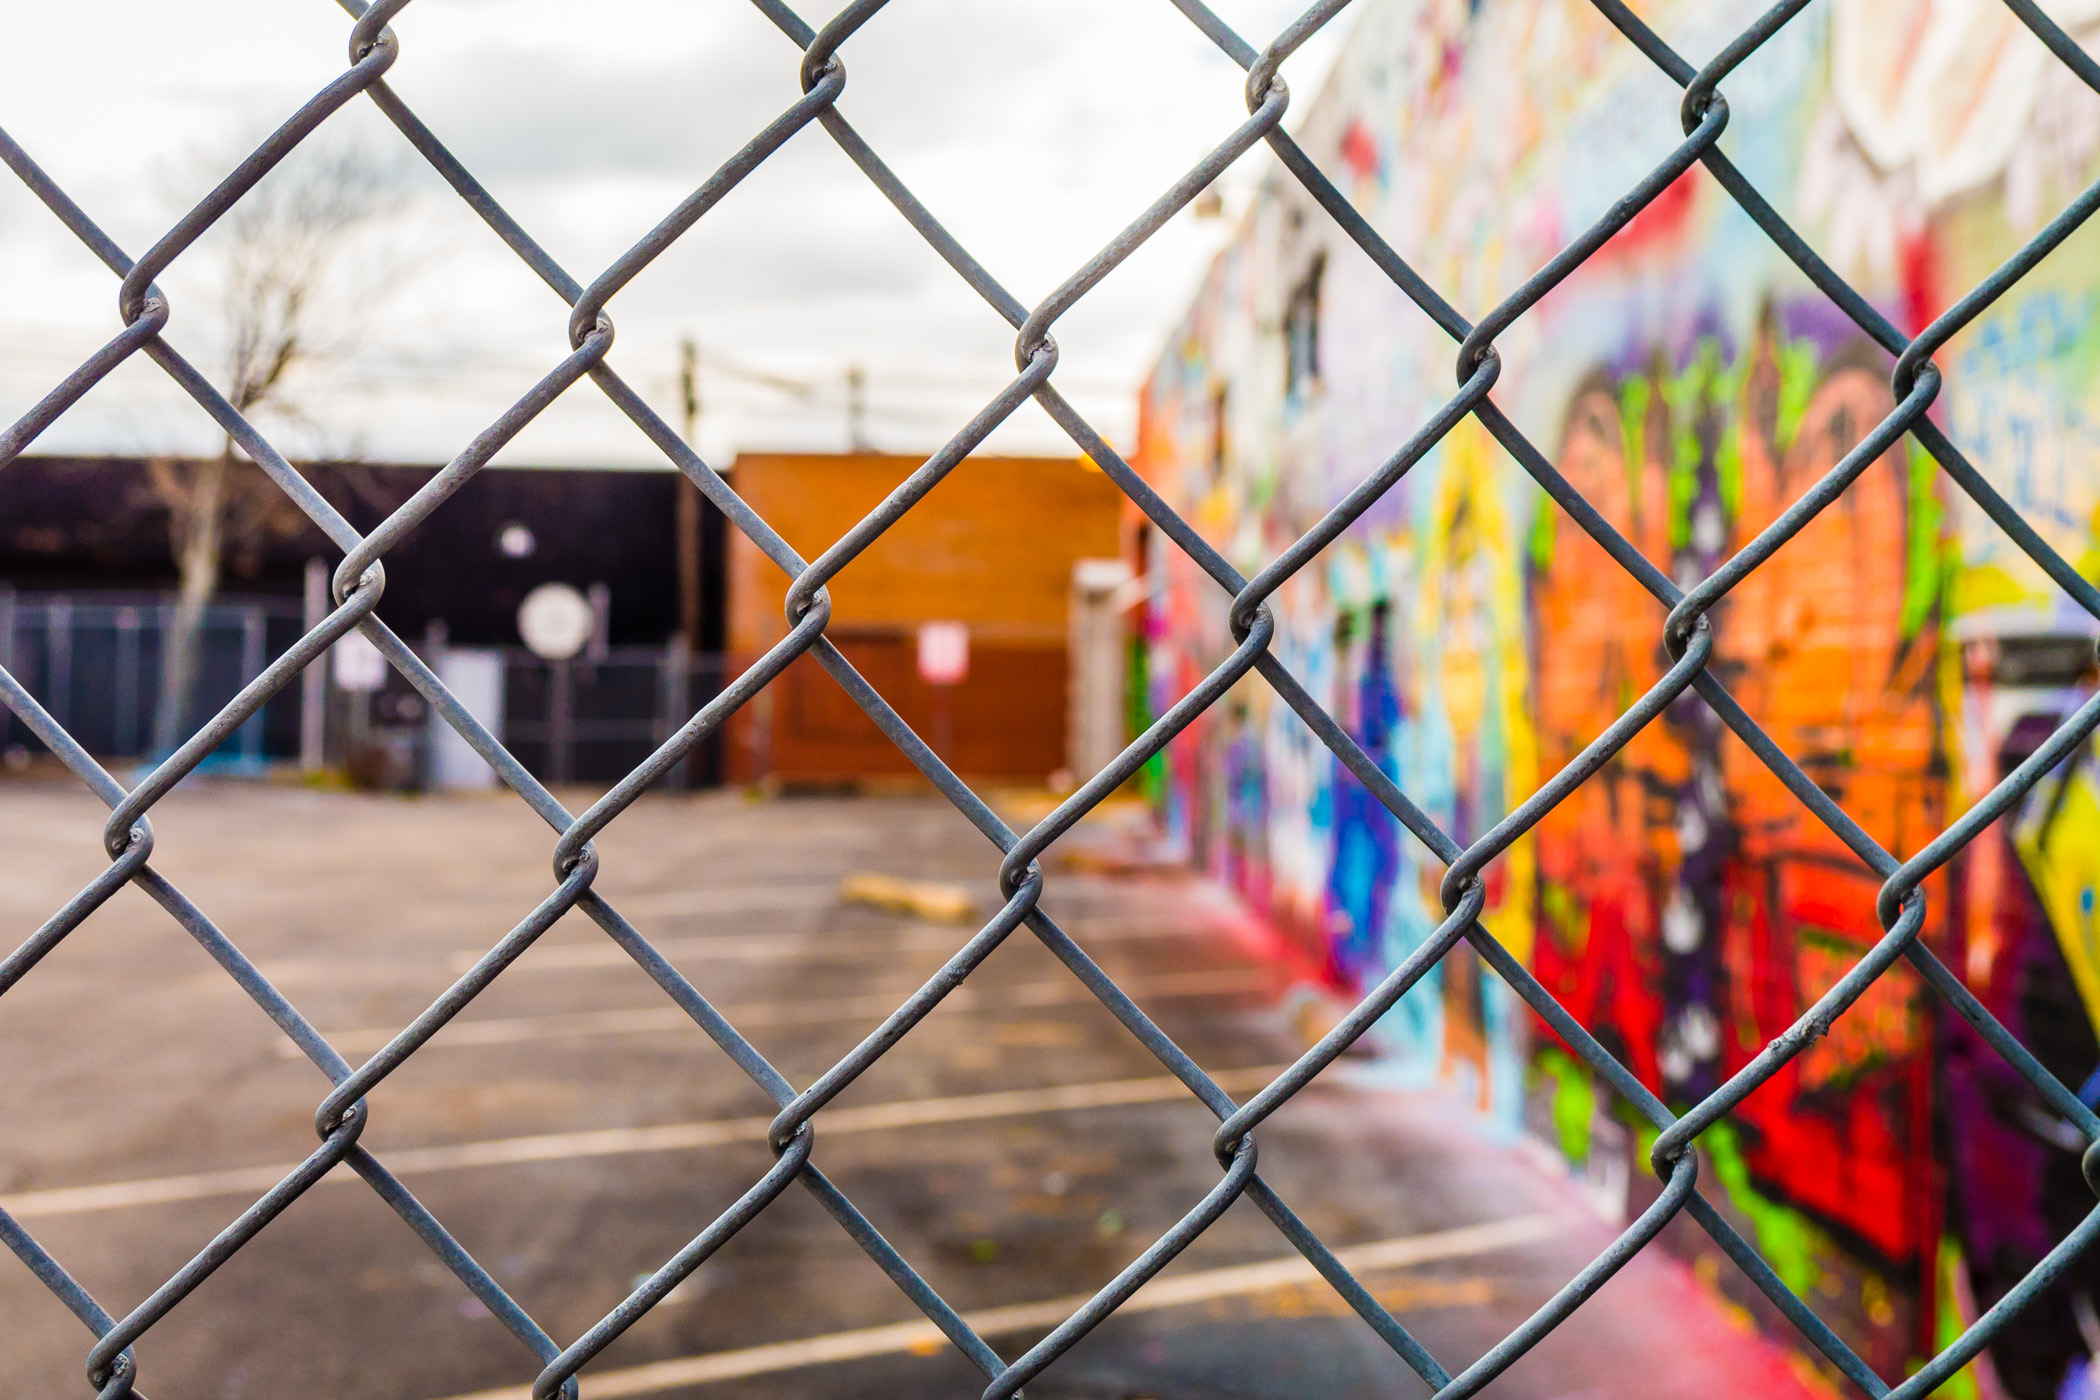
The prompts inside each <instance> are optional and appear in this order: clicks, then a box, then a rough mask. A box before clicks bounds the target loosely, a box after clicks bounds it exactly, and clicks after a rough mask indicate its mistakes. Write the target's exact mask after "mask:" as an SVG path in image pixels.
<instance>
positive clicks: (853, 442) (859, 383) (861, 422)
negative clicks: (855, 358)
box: [846, 365, 875, 452]
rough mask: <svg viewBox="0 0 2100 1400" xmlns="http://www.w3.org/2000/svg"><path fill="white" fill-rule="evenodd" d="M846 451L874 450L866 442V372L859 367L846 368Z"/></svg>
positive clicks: (850, 366) (849, 366) (871, 445)
mask: <svg viewBox="0 0 2100 1400" xmlns="http://www.w3.org/2000/svg"><path fill="white" fill-rule="evenodd" d="M846 450H847V451H849V452H873V451H874V450H875V448H874V445H873V444H872V443H870V442H869V441H868V372H867V371H866V370H864V369H862V368H861V367H860V366H859V365H848V366H847V367H846Z"/></svg>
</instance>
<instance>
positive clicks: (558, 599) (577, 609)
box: [518, 583, 597, 661]
mask: <svg viewBox="0 0 2100 1400" xmlns="http://www.w3.org/2000/svg"><path fill="white" fill-rule="evenodd" d="M596 625H597V619H596V618H595V617H594V616H593V615H592V613H591V604H590V600H589V599H587V598H585V597H584V596H583V595H582V594H581V593H578V592H577V591H576V590H575V589H573V588H571V587H569V585H568V584H566V583H543V584H541V585H540V586H539V587H538V588H535V589H533V590H532V591H531V592H530V593H528V594H526V595H525V601H524V602H522V603H520V604H518V635H519V636H520V637H523V638H524V639H525V645H526V646H528V647H531V648H532V650H533V654H534V655H536V656H541V657H544V658H546V659H547V660H549V661H567V660H568V659H569V658H570V657H572V656H574V655H575V654H576V653H577V652H579V651H582V650H583V646H584V643H586V642H588V641H589V640H590V639H591V632H592V630H593V629H594V628H595V627H596Z"/></svg>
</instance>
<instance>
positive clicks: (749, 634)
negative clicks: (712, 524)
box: [728, 453, 1123, 784]
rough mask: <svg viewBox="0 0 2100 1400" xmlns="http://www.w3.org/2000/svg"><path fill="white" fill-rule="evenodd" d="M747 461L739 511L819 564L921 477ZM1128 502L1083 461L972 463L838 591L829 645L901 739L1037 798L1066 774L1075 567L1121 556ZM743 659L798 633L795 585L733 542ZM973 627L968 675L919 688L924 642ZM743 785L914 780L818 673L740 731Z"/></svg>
mask: <svg viewBox="0 0 2100 1400" xmlns="http://www.w3.org/2000/svg"><path fill="white" fill-rule="evenodd" d="M923 460H924V459H923V458H919V457H892V456H881V455H877V454H874V453H855V454H849V455H806V456H803V455H796V456H790V455H746V456H740V457H738V458H737V460H736V466H735V469H734V473H733V477H732V480H733V482H734V484H735V487H736V490H737V493H738V494H739V495H741V496H742V497H743V498H744V499H745V500H747V501H749V502H750V503H751V505H752V507H753V508H754V509H755V510H757V511H758V513H759V514H760V515H762V516H764V517H765V518H766V520H768V521H770V522H771V523H772V525H773V527H774V528H775V529H776V530H778V531H779V532H780V534H781V536H782V537H783V538H785V539H786V540H787V542H788V543H789V544H790V545H792V546H793V547H794V548H795V550H796V552H798V553H799V554H801V555H802V556H803V558H805V559H815V558H816V557H817V556H818V555H819V554H820V553H822V552H823V551H824V549H825V548H826V547H828V546H829V545H830V544H831V543H832V542H833V541H834V540H836V539H838V538H839V537H840V536H841V535H843V534H845V533H846V531H847V530H849V529H851V528H852V527H853V525H854V523H855V522H857V521H859V520H860V519H861V518H862V517H864V516H865V515H866V514H867V513H868V512H869V511H871V510H873V509H874V508H875V507H876V505H877V504H879V503H880V502H881V501H882V499H883V498H884V497H885V496H887V495H888V494H889V493H890V492H891V491H892V490H894V489H895V488H896V487H897V485H898V484H899V483H900V482H902V481H903V480H904V478H905V477H907V476H909V475H910V474H911V473H912V472H913V471H914V470H915V469H917V468H918V467H919V466H920V465H921V463H922V462H923ZM1122 506H1123V496H1122V493H1121V492H1119V491H1118V490H1117V489H1116V488H1115V485H1114V484H1113V483H1112V482H1110V481H1109V479H1108V478H1107V477H1106V476H1104V475H1102V473H1101V472H1100V471H1099V470H1098V469H1097V468H1095V467H1094V466H1093V464H1092V463H1090V462H1087V461H1085V460H1084V459H1082V458H1070V457H1063V458H1032V457H972V458H970V459H969V460H967V461H965V462H963V463H962V464H961V465H960V466H958V467H957V468H956V469H955V470H954V471H953V472H952V473H950V474H949V475H948V477H947V478H946V479H944V480H943V481H942V482H941V483H940V484H939V485H938V486H936V487H934V489H933V490H932V491H931V492H930V493H929V494H928V495H927V496H926V498H925V499H924V500H923V501H921V502H920V503H919V504H918V505H917V506H915V507H913V508H912V509H911V510H910V511H908V512H906V513H905V515H904V517H903V518H902V519H900V520H899V521H897V523H896V524H894V525H892V526H891V527H890V529H889V530H888V531H887V532H886V533H885V534H884V535H883V536H882V537H881V538H880V539H878V540H877V541H876V542H875V543H874V544H873V545H872V546H870V547H869V549H868V550H867V551H866V552H865V553H863V554H862V555H861V556H860V557H859V558H857V559H855V560H854V561H853V562H852V563H851V564H848V565H847V566H846V568H845V569H844V570H843V571H842V572H841V573H840V574H839V575H838V576H837V577H836V578H835V579H833V580H832V582H831V585H830V588H831V598H832V619H831V624H830V627H829V628H828V629H827V634H828V635H829V636H830V637H831V639H832V640H833V641H834V642H835V643H836V644H837V645H838V647H839V650H840V651H842V652H843V653H844V654H845V655H846V657H847V659H848V660H850V661H851V662H852V663H853V665H854V666H855V668H856V669H858V670H859V671H860V673H861V674H862V675H863V676H865V677H867V679H868V681H869V682H870V683H871V684H873V685H874V686H875V688H876V689H877V690H879V691H880V692H881V693H882V695H883V696H884V698H886V699H887V700H888V701H889V702H890V704H891V705H893V706H895V707H896V709H897V711H898V713H899V714H901V715H902V716H903V717H904V719H905V721H906V722H907V723H909V724H910V725H911V727H912V728H913V729H914V730H915V731H917V732H918V733H919V734H920V735H921V736H922V737H924V738H925V739H926V740H927V741H928V742H929V743H931V744H933V745H934V747H935V749H936V751H938V752H940V753H941V755H942V757H943V758H945V759H946V760H947V761H948V763H949V765H950V766H951V767H953V768H955V769H956V771H957V772H959V773H961V774H963V775H964V776H966V777H973V778H993V779H1001V778H1003V779H1016V780H1025V781H1031V782H1041V781H1042V780H1043V779H1044V778H1046V777H1048V776H1049V775H1050V774H1052V773H1054V772H1056V771H1057V770H1059V769H1062V768H1065V767H1066V766H1067V757H1066V753H1065V743H1066V729H1067V725H1066V703H1067V694H1066V691H1067V661H1066V637H1067V629H1068V619H1069V610H1070V599H1071V590H1072V576H1073V566H1074V565H1075V564H1077V563H1078V562H1079V561H1080V560H1082V559H1100V558H1113V557H1115V556H1117V555H1119V554H1120V553H1122V549H1121V547H1120V543H1119V540H1120V529H1121V526H1120V521H1121V511H1122ZM730 535H731V538H730V543H729V560H728V572H729V580H728V594H729V620H728V622H729V626H728V631H729V647H730V652H731V666H732V668H733V670H741V669H742V668H743V667H744V666H746V665H748V664H749V663H750V662H751V661H752V660H754V659H755V658H756V657H758V656H760V655H762V654H763V653H764V651H765V650H766V648H768V647H770V646H772V645H773V644H774V643H776V642H778V641H779V640H780V639H781V638H782V637H783V636H785V635H786V632H787V618H786V613H785V603H786V597H787V586H788V577H787V575H786V574H784V573H783V572H782V571H781V570H780V569H779V568H778V567H776V566H775V565H774V564H773V562H772V561H771V560H769V559H767V558H766V557H765V556H764V555H763V554H761V553H760V552H759V551H758V548H757V546H755V545H753V544H751V543H750V542H749V541H748V540H746V539H744V538H743V537H742V536H741V535H740V534H738V533H737V532H735V531H731V532H730ZM943 622H946V623H960V624H962V626H963V627H964V628H966V629H967V633H968V671H967V674H966V675H965V677H964V678H963V679H962V680H961V681H960V682H958V683H956V684H954V685H951V686H936V685H931V684H929V683H927V681H925V680H924V679H922V678H921V675H920V668H919V656H918V652H919V643H920V629H921V628H922V627H923V626H924V625H925V624H927V623H943ZM730 758H731V771H732V772H733V773H735V774H737V775H739V776H743V777H747V778H759V777H764V778H771V779H775V780H778V781H781V782H785V783H789V784H796V783H815V784H821V783H832V782H845V781H857V780H862V779H866V778H879V777H882V776H885V775H900V776H901V775H908V774H910V773H911V772H912V769H911V766H910V764H909V763H908V762H907V760H906V759H905V758H904V756H903V755H902V754H901V753H900V752H898V750H897V749H896V747H895V746H894V745H893V744H891V743H890V741H889V740H888V739H887V738H885V737H884V736H883V735H882V733H881V731H879V730H878V729H876V727H875V725H874V723H873V722H872V721H870V720H869V719H868V718H867V716H866V715H865V714H863V713H862V712H861V710H860V708H859V707H858V706H857V705H855V704H854V703H853V701H852V700H851V699H849V698H848V697H847V696H846V694H845V692H844V691H843V690H841V689H840V688H839V686H838V685H837V683H836V682H834V681H833V680H832V679H831V677H830V676H829V675H828V674H827V673H826V672H825V671H824V670H823V668H822V667H820V666H819V665H818V664H817V662H816V661H815V659H814V658H811V657H806V656H805V657H803V658H802V659H800V660H798V661H796V662H795V663H794V664H793V665H792V666H791V667H789V668H788V670H787V672H786V674H784V675H783V676H781V678H780V679H779V680H778V681H776V682H775V683H774V684H773V685H771V686H769V687H767V689H766V690H765V691H764V692H762V693H761V694H760V695H759V697H758V698H757V699H756V700H754V701H753V702H752V703H751V704H750V705H748V706H746V707H745V709H744V711H743V712H741V713H740V714H739V716H738V719H737V723H736V724H735V726H734V729H733V738H732V740H731V755H730Z"/></svg>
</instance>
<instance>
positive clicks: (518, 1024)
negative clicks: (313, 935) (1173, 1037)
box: [276, 950, 1276, 1060]
mask: <svg viewBox="0 0 2100 1400" xmlns="http://www.w3.org/2000/svg"><path fill="white" fill-rule="evenodd" d="M616 951H617V950H616ZM1275 980H1276V979H1275V976H1274V974H1272V973H1270V972H1268V971H1267V970H1265V969H1263V968H1258V967H1230V968H1208V969H1204V970H1201V971H1194V972H1166V973H1158V974H1155V975H1152V976H1135V977H1126V978H1124V979H1122V980H1121V981H1119V982H1118V983H1117V984H1116V985H1118V986H1120V987H1121V988H1122V989H1123V990H1124V991H1125V992H1127V993H1128V994H1130V995H1131V996H1134V997H1135V996H1146V997H1152V998H1155V999H1158V998H1165V997H1200V996H1219V995H1224V994H1228V993H1232V992H1254V991H1261V990H1263V989H1265V988H1267V987H1269V986H1270V985H1272V984H1273V983H1274V982H1275ZM916 990H918V988H917V986H916V985H914V986H910V987H902V988H899V989H898V990H897V991H895V992H888V993H876V994H873V995H867V996H857V997H836V998H832V999H829V1000H822V1001H787V1002H759V1003H753V1004H751V1005H747V1006H724V1007H720V1008H718V1009H719V1010H720V1011H721V1013H722V1014H723V1015H724V1016H726V1017H728V1018H729V1021H730V1023H731V1024H732V1025H734V1026H736V1027H737V1028H738V1029H740V1030H748V1029H749V1028H751V1027H753V1026H793V1025H809V1024H817V1025H824V1024H829V1023H831V1022H834V1021H840V1020H850V1019H854V1018H860V1017H882V1016H887V1015H889V1014H890V1013H891V1012H892V1011H895V1010H896V1009H897V1007H898V1005H899V1004H900V1003H902V1002H903V1001H904V999H905V998H906V997H909V996H910V995H911V994H912V993H913V992H914V991H916ZM1091 1000H1093V993H1092V992H1089V991H1088V990H1087V989H1086V987H1085V986H1084V985H1082V984H1081V983H1080V982H1079V981H1078V980H1077V979H1076V978H1071V977H1066V978H1062V979H1059V980H1056V981H1048V982H1023V983H1020V984H1019V985H1017V986H1012V987H1002V988H998V989H996V990H995V991H993V992H990V993H983V992H980V991H979V990H978V989H977V988H974V987H972V986H970V985H969V984H967V983H965V984H964V985H963V986H960V987H957V988H956V989H955V990H954V991H952V992H950V993H949V994H948V995H947V997H946V998H945V999H944V1000H943V1001H942V1002H941V1005H942V1006H944V1007H950V1008H953V1009H956V1010H975V1009H979V1008H985V1009H989V1008H990V1007H994V1006H1000V1005H1004V1006H1008V1007H1032V1006H1063V1005H1069V1004H1071V1003H1075V1002H1086V1001H1091ZM696 1029H697V1027H695V1026H694V1024H693V1018H692V1017H690V1016H688V1015H686V1014H685V1012H683V1011H681V1010H680V1009H679V1008H677V1007H676V1006H649V1007H640V1008H635V1009H630V1010H624V1011H563V1012H557V1013H555V1014H553V1015H549V1016H509V1017H501V1018H498V1017H490V1018H488V1019H486V1020H478V1021H467V1020H461V1021H454V1022H452V1023H451V1024H450V1025H448V1026H446V1027H445V1029H444V1030H442V1031H441V1032H439V1033H438V1036H437V1038H436V1039H434V1040H432V1041H431V1042H430V1043H429V1044H428V1045H426V1046H425V1047H424V1050H423V1051H418V1052H417V1053H418V1054H421V1053H424V1051H428V1050H442V1049H457V1048H459V1047H461V1046H467V1045H514V1044H517V1043H518V1042H520V1041H541V1040H553V1039H572V1038H575V1037H578V1036H598V1035H638V1034H643V1033H648V1032H660V1031H678V1030H696ZM397 1034H399V1031H398V1030H395V1029H390V1028H388V1027H386V1026H363V1027H359V1028H358V1029H355V1030H342V1031H329V1032H326V1035H327V1038H328V1042H329V1044H331V1045H333V1046H335V1048H336V1049H337V1050H338V1051H339V1052H340V1053H342V1054H345V1055H369V1054H371V1053H373V1052H374V1051H376V1050H380V1049H383V1048H384V1047H385V1046H386V1044H387V1043H388V1042H389V1041H391V1040H392V1039H393V1038H394V1037H395V1036H396V1035H397ZM276 1052H277V1057H278V1058H279V1059H283V1060H303V1059H305V1058H306V1052H305V1051H303V1050H301V1049H300V1048H299V1047H298V1046H296V1045H294V1044H293V1043H292V1042H291V1041H289V1040H280V1041H278V1042H277V1045H276Z"/></svg>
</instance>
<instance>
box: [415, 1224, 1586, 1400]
mask: <svg viewBox="0 0 2100 1400" xmlns="http://www.w3.org/2000/svg"><path fill="white" fill-rule="evenodd" d="M1561 1228H1562V1224H1561V1222H1560V1221H1559V1220H1557V1219H1555V1218H1554V1217H1553V1216H1550V1215H1519V1216H1513V1217H1511V1218H1510V1219H1507V1220H1494V1221H1489V1222H1487V1223H1485V1224H1480V1225H1461V1226H1459V1227H1457V1228H1456V1229H1451V1230H1438V1231H1436V1232H1435V1233H1433V1234H1426V1235H1410V1236H1406V1237H1403V1238H1400V1239H1391V1240H1381V1241H1379V1242H1378V1243H1376V1244H1366V1245H1358V1246H1356V1247H1355V1248H1353V1249H1338V1250H1336V1251H1335V1257H1336V1258H1338V1259H1340V1260H1341V1262H1342V1266H1343V1267H1344V1268H1346V1269H1348V1270H1349V1272H1350V1273H1352V1274H1364V1273H1369V1272H1371V1271H1373V1270H1377V1269H1397V1268H1406V1267H1408V1266H1410V1265H1414V1264H1425V1263H1430V1262H1433V1261H1435V1260H1440V1259H1462V1258H1467V1257H1470V1256H1473V1255H1479V1254H1488V1253H1492V1252H1494V1251H1496V1250H1502V1249H1514V1248H1517V1247H1519V1246H1522V1245H1527V1244H1536V1243H1538V1242H1539V1241H1541V1240H1546V1239H1550V1238H1552V1237H1553V1236H1554V1235H1556V1234H1558V1233H1560V1230H1561ZM1320 1281H1321V1280H1320V1275H1319V1273H1318V1272H1317V1271H1316V1270H1315V1269H1314V1268H1313V1266H1312V1265H1311V1264H1308V1263H1307V1262H1306V1261H1305V1260H1304V1259H1302V1258H1299V1257H1298V1256H1296V1255H1292V1256H1290V1257H1288V1258H1284V1259H1275V1260H1270V1261H1267V1262H1265V1263H1260V1264H1240V1265H1235V1266H1232V1267H1228V1268H1222V1269H1204V1270H1200V1271H1198V1272H1195V1273H1187V1274H1176V1275H1171V1276H1168V1277H1163V1278H1156V1279H1154V1280H1152V1281H1151V1282H1150V1283H1148V1284H1146V1285H1145V1286H1144V1287H1143V1288H1140V1289H1139V1290H1138V1291H1137V1292H1136V1293H1135V1294H1133V1295H1132V1296H1131V1298H1130V1300H1129V1301H1128V1302H1126V1303H1124V1304H1123V1306H1122V1307H1120V1308H1118V1309H1117V1310H1116V1312H1117V1315H1118V1316H1121V1315H1123V1314H1126V1313H1142V1312H1156V1311H1158V1310H1159V1309H1161V1308H1176V1307H1183V1306H1185V1305H1187V1304H1189V1303H1201V1302H1208V1301H1210V1300H1211V1299H1214V1298H1232V1297H1243V1296H1245V1295H1247V1294H1250V1293H1267V1292H1272V1291H1274V1290H1277V1289H1282V1288H1293V1287H1298V1286H1301V1285H1304V1284H1311V1283H1319V1282H1320ZM1454 1292H1455V1293H1458V1295H1459V1296H1470V1295H1469V1294H1466V1293H1462V1292H1459V1291H1458V1290H1454ZM1090 1296H1091V1295H1089V1294H1085V1293H1074V1294H1072V1295H1070V1296H1069V1297H1064V1298H1050V1299H1046V1300H1045V1301H1043V1302H1040V1303H1022V1304H1018V1305H1016V1306H1013V1307H1005V1308H989V1309H986V1310H985V1311H982V1312H974V1313H965V1314H964V1315H963V1320H964V1321H965V1322H967V1323H969V1324H970V1328H971V1330H972V1331H974V1332H976V1333H977V1334H978V1335H979V1336H982V1337H994V1336H999V1335H1001V1334H1005V1333H1012V1332H1032V1331H1042V1330H1046V1329H1048V1328H1052V1327H1055V1326H1057V1325H1058V1324H1059V1323H1061V1322H1063V1321H1064V1320H1065V1319H1066V1318H1068V1317H1070V1316H1071V1315H1072V1314H1073V1313H1075V1312H1077V1311H1078V1310H1079V1309H1080V1308H1081V1307H1083V1306H1085V1305H1086V1303H1087V1301H1088V1299H1089V1298H1090ZM1432 1296H1433V1295H1432ZM948 1345H949V1342H948V1338H947V1336H946V1334H944V1333H943V1332H942V1331H941V1330H940V1328H938V1327H936V1326H934V1325H933V1324H932V1323H931V1322H900V1323H894V1324H892V1325H890V1326H888V1327H862V1328H857V1329H855V1330H854V1331H851V1332H832V1333H828V1334H826V1335H824V1336H820V1337H804V1338H802V1339H800V1340H798V1341H792V1342H775V1343H773V1344H771V1345H769V1346H755V1347H741V1348H739V1349H737V1350H735V1351H717V1352H709V1353H707V1354H705V1355H702V1356H685V1357H679V1358H678V1359H676V1360H673V1361H654V1362H650V1363H648V1364H646V1365H641V1366H626V1367H622V1368H621V1369H619V1370H614V1371H601V1372H595V1373H586V1374H585V1376H584V1379H583V1394H584V1397H585V1400H615V1398H616V1397H619V1396H627V1395H648V1394H651V1393H653V1392H655V1391H660V1390H672V1389H676V1388H677V1387H680V1386H688V1385H706V1384H707V1383H709V1382H710V1381H727V1380H736V1379H739V1378H741V1377H745V1376H762V1375H768V1374H771V1373H774V1372H779V1371H793V1370H800V1369H801V1368H803V1367H805V1366H822V1365H825V1364H827V1363H829V1362H835V1361H854V1360H859V1359H862V1358H865V1357H870V1356H894V1355H896V1354H897V1353H899V1352H906V1351H922V1352H923V1351H928V1350H939V1349H942V1348H945V1347H947V1346H948ZM531 1395H532V1387H531V1386H529V1385H518V1386H504V1387H502V1388H499V1389H496V1390H477V1391H475V1392H473V1393H472V1394H471V1395H455V1396H451V1397H449V1398H448V1400H531Z"/></svg>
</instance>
